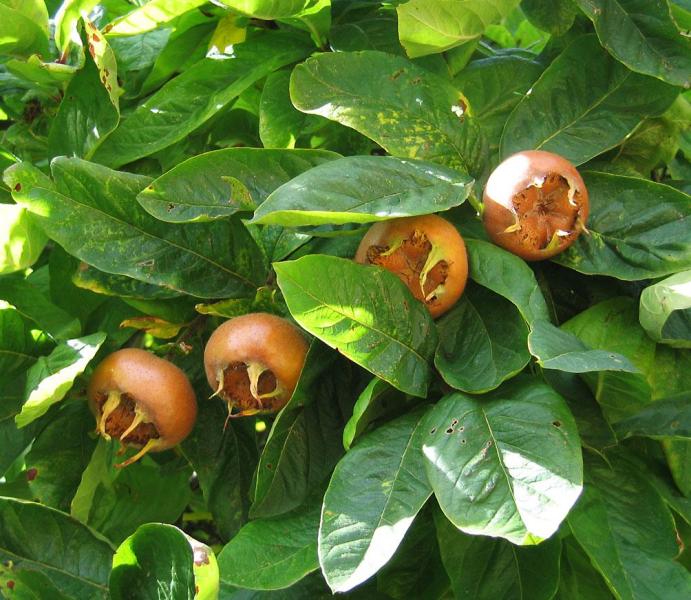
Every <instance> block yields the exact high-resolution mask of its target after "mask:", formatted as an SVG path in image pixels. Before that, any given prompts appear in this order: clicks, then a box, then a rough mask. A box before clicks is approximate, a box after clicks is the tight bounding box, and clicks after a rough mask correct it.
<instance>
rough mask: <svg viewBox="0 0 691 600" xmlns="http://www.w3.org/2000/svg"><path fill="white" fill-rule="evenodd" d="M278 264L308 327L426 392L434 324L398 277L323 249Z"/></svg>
mask: <svg viewBox="0 0 691 600" xmlns="http://www.w3.org/2000/svg"><path fill="white" fill-rule="evenodd" d="M274 269H275V270H276V274H277V276H278V285H279V287H280V288H281V291H282V292H283V295H284V297H285V299H286V303H287V304H288V309H289V310H290V313H291V314H292V315H293V318H295V320H296V321H297V322H298V323H299V324H300V325H301V326H302V327H303V328H304V329H306V330H307V331H309V332H310V333H311V334H312V335H314V336H316V337H318V338H319V339H321V340H322V341H323V342H325V343H326V344H328V345H329V346H331V347H332V348H336V349H337V350H338V351H339V352H341V353H342V354H343V355H344V356H346V357H347V358H349V359H350V360H352V361H353V362H355V363H357V364H359V365H360V366H362V367H364V368H365V369H367V370H368V371H370V372H372V373H374V374H375V375H377V377H380V378H382V379H384V380H386V381H388V382H389V383H390V384H391V385H393V386H394V387H396V388H398V389H400V390H402V391H404V392H406V393H408V394H412V395H414V396H420V397H424V396H425V395H426V393H427V387H428V385H429V378H430V370H429V366H430V361H431V359H432V355H433V353H434V348H435V346H436V335H435V329H434V324H433V321H432V318H431V317H430V315H429V312H428V311H427V308H426V307H425V306H424V305H423V304H422V303H420V302H418V301H417V300H415V299H414V298H413V296H412V294H411V293H410V291H409V290H408V288H407V287H405V285H404V284H403V283H402V282H401V281H400V279H398V277H396V276H395V275H393V274H392V273H389V272H388V271H386V270H384V269H382V268H379V267H365V266H363V265H358V264H355V263H353V262H352V261H349V260H345V259H342V258H335V257H331V256H320V255H310V256H305V257H303V258H301V259H299V260H295V261H290V262H282V263H275V264H274ZM403 308H404V309H405V313H407V315H406V317H407V318H406V319H401V310H402V309H403ZM405 313H404V314H405Z"/></svg>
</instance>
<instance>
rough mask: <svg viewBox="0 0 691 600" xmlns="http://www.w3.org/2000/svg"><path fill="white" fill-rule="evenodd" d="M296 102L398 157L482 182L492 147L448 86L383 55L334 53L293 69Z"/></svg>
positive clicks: (463, 102) (402, 60) (401, 60)
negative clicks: (488, 147) (488, 149)
mask: <svg viewBox="0 0 691 600" xmlns="http://www.w3.org/2000/svg"><path fill="white" fill-rule="evenodd" d="M290 95H291V98H292V100H293V104H294V105H295V106H296V107H297V108H298V109H300V110H301V111H303V112H307V113H312V114H317V115H321V116H323V117H326V118H328V119H331V120H332V121H337V122H339V123H341V124H342V125H346V126H347V127H351V128H353V129H355V130H356V131H359V132H360V133H362V134H364V135H366V136H367V137H369V138H370V139H372V140H374V141H375V142H377V143H378V144H379V145H381V146H382V147H383V148H384V149H385V150H387V151H388V152H389V153H390V154H392V155H394V156H398V157H400V158H418V159H422V160H429V161H432V162H437V163H440V164H443V165H446V166H448V167H451V168H452V169H458V170H460V171H461V172H464V173H470V174H471V175H473V176H477V175H478V174H479V173H481V172H482V170H483V168H484V160H485V154H486V148H485V143H484V140H483V139H482V135H481V133H480V131H479V129H478V127H477V124H476V123H475V121H474V120H473V119H472V118H470V117H469V116H468V115H466V114H465V112H466V108H467V106H466V104H467V102H466V100H465V98H464V97H463V96H462V94H460V93H459V92H458V90H456V88H455V87H454V86H453V85H452V84H451V82H450V81H448V80H446V79H444V78H442V77H439V76H437V75H433V74H432V73H430V72H428V71H425V70H424V69H422V68H421V67H418V66H416V65H415V64H413V63H411V62H410V61H409V60H406V59H405V58H403V57H399V56H392V55H388V54H384V53H383V52H372V51H365V52H330V53H323V54H320V55H318V56H315V57H312V58H310V59H308V60H306V61H305V62H304V63H302V64H299V65H298V66H297V67H295V69H294V70H293V75H292V77H291V81H290Z"/></svg>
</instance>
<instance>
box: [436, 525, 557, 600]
mask: <svg viewBox="0 0 691 600" xmlns="http://www.w3.org/2000/svg"><path fill="white" fill-rule="evenodd" d="M435 524H436V531H437V539H438V540H439V549H440V551H441V557H442V560H443V561H444V566H445V567H446V572H447V573H448V574H449V579H450V580H451V587H452V589H453V591H454V597H455V598H458V599H459V600H491V599H492V598H515V599H516V600H551V598H553V597H554V594H555V592H556V590H557V586H558V584H559V558H560V557H559V555H560V550H561V542H560V540H559V538H558V537H557V536H554V537H552V538H550V539H549V540H547V541H545V542H543V543H542V544H539V545H538V546H529V547H526V548H521V547H519V546H514V545H513V544H510V543H508V542H506V541H505V540H502V539H492V538H489V537H485V536H479V535H475V536H473V535H467V534H465V533H463V532H461V531H459V530H458V529H456V527H454V525H453V523H451V522H450V521H449V520H448V519H446V518H445V517H444V515H442V514H440V513H436V514H435Z"/></svg>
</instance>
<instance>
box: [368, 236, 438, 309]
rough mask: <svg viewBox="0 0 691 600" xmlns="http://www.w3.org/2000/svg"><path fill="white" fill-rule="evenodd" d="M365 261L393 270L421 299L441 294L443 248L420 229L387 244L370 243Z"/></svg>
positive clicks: (424, 299)
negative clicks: (376, 244)
mask: <svg viewBox="0 0 691 600" xmlns="http://www.w3.org/2000/svg"><path fill="white" fill-rule="evenodd" d="M367 261H368V262H369V263H370V264H373V265H379V266H381V267H384V268H385V269H388V270H389V271H392V272H394V273H396V274H397V275H398V276H399V277H400V278H401V279H402V280H403V281H404V283H406V285H407V286H408V288H409V289H410V291H411V292H412V294H413V296H415V298H416V299H417V300H420V301H421V302H424V303H426V304H431V303H432V302H434V301H435V300H437V299H439V298H440V297H441V296H443V295H444V284H445V283H446V278H447V276H448V272H449V263H448V262H447V261H446V260H445V259H444V258H443V249H442V248H441V247H439V246H435V245H434V244H432V242H430V240H429V238H428V237H427V235H425V233H424V232H423V231H420V230H418V229H416V230H415V231H414V232H413V234H412V235H411V236H409V237H408V238H405V239H400V240H397V241H395V242H394V243H392V244H391V245H390V246H370V247H369V248H368V249H367Z"/></svg>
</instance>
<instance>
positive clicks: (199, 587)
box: [185, 534, 221, 600]
mask: <svg viewBox="0 0 691 600" xmlns="http://www.w3.org/2000/svg"><path fill="white" fill-rule="evenodd" d="M185 537H186V538H187V541H188V542H189V543H190V545H191V546H192V552H193V553H194V565H193V571H194V600H217V599H218V594H219V591H220V587H221V578H220V575H219V572H218V561H217V560H216V555H215V554H214V551H213V550H212V549H211V548H209V546H207V545H206V544H202V543H201V542H198V541H197V540H195V539H194V538H192V537H190V536H189V535H187V534H185Z"/></svg>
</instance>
